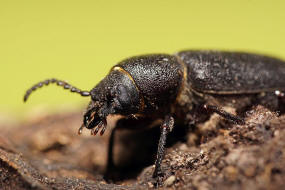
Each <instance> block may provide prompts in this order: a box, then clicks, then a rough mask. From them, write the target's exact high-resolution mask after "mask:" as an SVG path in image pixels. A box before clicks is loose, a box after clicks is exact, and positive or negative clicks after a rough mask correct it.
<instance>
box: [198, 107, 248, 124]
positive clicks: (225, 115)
mask: <svg viewBox="0 0 285 190" xmlns="http://www.w3.org/2000/svg"><path fill="white" fill-rule="evenodd" d="M203 108H204V109H206V110H207V111H211V112H214V113H217V114H219V115H220V116H222V117H223V118H225V119H227V120H229V121H232V122H234V123H235V124H241V125H242V124H245V120H244V119H243V118H241V117H239V116H237V115H233V114H231V113H228V112H226V111H225V110H223V109H221V108H219V107H217V106H213V105H207V104H205V105H204V106H203Z"/></svg>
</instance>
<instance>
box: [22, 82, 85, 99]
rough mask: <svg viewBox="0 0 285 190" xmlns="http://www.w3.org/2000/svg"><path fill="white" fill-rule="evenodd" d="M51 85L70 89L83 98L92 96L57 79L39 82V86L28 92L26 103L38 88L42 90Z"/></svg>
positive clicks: (25, 97)
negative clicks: (54, 84)
mask: <svg viewBox="0 0 285 190" xmlns="http://www.w3.org/2000/svg"><path fill="white" fill-rule="evenodd" d="M50 83H56V84H57V85H58V86H62V87H63V88H64V89H70V91H71V92H76V93H78V94H80V95H81V96H90V92H89V91H82V90H80V89H78V88H76V87H74V86H72V85H70V84H68V83H67V82H65V81H62V80H57V79H47V80H45V81H42V82H39V83H37V84H35V85H34V86H33V87H32V88H30V89H29V90H27V91H26V94H25V96H24V102H26V101H27V99H28V98H29V96H30V94H31V93H32V92H33V91H35V90H37V89H38V88H41V87H42V86H44V85H46V86H47V85H49V84H50Z"/></svg>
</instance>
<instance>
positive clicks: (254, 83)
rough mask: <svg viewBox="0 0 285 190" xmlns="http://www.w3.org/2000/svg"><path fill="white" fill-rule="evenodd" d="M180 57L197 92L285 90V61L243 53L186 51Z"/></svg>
mask: <svg viewBox="0 0 285 190" xmlns="http://www.w3.org/2000/svg"><path fill="white" fill-rule="evenodd" d="M178 56H179V57H180V58H181V60H182V61H183V62H184V63H185V65H186V66H187V70H188V82H189V83H190V85H191V88H193V89H194V90H196V91H199V92H205V93H213V94H241V93H257V92H265V91H274V90H284V89H285V62H283V61H281V60H279V59H276V58H272V57H267V56H262V55H257V54H250V53H241V52H220V51H182V52H179V53H178Z"/></svg>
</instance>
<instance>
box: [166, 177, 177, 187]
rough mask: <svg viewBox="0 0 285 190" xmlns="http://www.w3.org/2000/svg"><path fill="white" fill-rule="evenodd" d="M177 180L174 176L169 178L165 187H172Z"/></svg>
mask: <svg viewBox="0 0 285 190" xmlns="http://www.w3.org/2000/svg"><path fill="white" fill-rule="evenodd" d="M175 180H176V177H175V176H174V175H172V176H169V177H168V178H167V179H166V180H165V182H164V185H165V186H171V185H172V184H173V183H174V182H175Z"/></svg>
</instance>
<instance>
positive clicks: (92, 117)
mask: <svg viewBox="0 0 285 190" xmlns="http://www.w3.org/2000/svg"><path fill="white" fill-rule="evenodd" d="M90 94H91V99H92V100H91V102H90V104H89V106H88V108H87V110H86V113H85V114H84V118H83V126H82V127H81V128H80V130H82V128H83V127H86V128H88V129H91V133H92V134H94V135H96V134H97V133H98V131H99V130H100V129H101V131H100V134H101V135H102V134H103V133H104V132H105V129H106V125H107V122H106V117H107V116H108V115H109V114H120V115H130V114H135V113H138V112H139V110H140V108H141V101H140V96H139V91H138V89H137V87H136V85H135V83H134V81H133V80H132V78H131V77H130V76H129V75H128V74H126V73H124V72H122V71H120V70H112V71H111V72H110V73H109V75H107V76H106V77H105V78H104V79H103V80H102V81H101V82H100V83H99V84H98V85H96V86H95V87H94V88H93V89H92V90H91V91H90ZM102 126H103V128H102ZM79 132H81V131H79Z"/></svg>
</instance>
